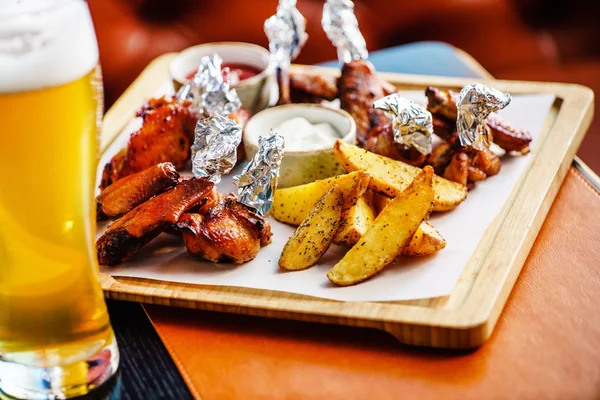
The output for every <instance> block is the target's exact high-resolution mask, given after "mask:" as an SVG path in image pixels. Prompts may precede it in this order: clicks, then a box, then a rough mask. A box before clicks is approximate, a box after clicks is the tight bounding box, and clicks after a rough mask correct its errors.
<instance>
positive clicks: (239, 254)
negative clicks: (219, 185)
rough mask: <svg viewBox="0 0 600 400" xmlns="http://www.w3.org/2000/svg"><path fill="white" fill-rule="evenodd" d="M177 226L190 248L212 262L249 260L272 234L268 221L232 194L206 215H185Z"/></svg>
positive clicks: (269, 240)
mask: <svg viewBox="0 0 600 400" xmlns="http://www.w3.org/2000/svg"><path fill="white" fill-rule="evenodd" d="M200 212H202V210H201V211H200ZM177 226H178V227H179V229H180V230H181V232H182V233H183V240H184V241H185V245H186V247H187V249H188V251H189V252H190V253H191V254H194V255H196V256H199V257H202V258H204V259H206V260H209V261H212V262H231V263H234V264H242V263H244V262H247V261H250V260H252V259H253V258H254V257H256V254H257V253H258V251H259V250H260V248H261V247H262V246H266V245H267V244H269V243H270V242H271V235H272V234H271V226H270V225H269V223H268V222H267V221H266V220H265V219H264V218H263V217H261V216H260V215H258V214H256V213H255V212H254V211H251V210H250V209H249V208H248V207H246V206H245V205H243V204H241V203H238V201H237V198H236V197H235V196H234V195H232V194H230V195H228V196H226V197H223V198H222V199H220V201H219V202H218V203H217V204H216V205H214V206H213V207H210V208H208V210H207V211H206V212H204V214H199V213H191V214H184V215H183V216H182V217H181V219H180V220H179V223H178V224H177Z"/></svg>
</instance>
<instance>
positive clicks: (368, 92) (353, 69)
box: [338, 60, 390, 146]
mask: <svg viewBox="0 0 600 400" xmlns="http://www.w3.org/2000/svg"><path fill="white" fill-rule="evenodd" d="M338 93H339V98H340V106H341V107H342V109H343V110H346V111H348V113H349V114H350V115H352V117H353V118H354V120H355V122H356V139H357V141H358V144H359V145H361V146H364V145H365V143H366V142H367V140H368V139H369V131H370V130H371V128H373V127H375V126H384V125H386V124H389V123H390V122H389V119H388V118H387V117H386V116H385V115H384V113H383V111H381V110H376V109H374V108H373V107H372V106H373V102H374V101H375V100H377V99H380V98H382V97H383V96H384V92H383V88H382V86H381V83H380V82H379V79H378V78H377V77H376V76H375V71H374V68H373V66H372V65H371V64H370V63H369V62H368V61H365V60H356V61H351V62H349V63H346V64H344V66H343V67H342V75H341V77H340V79H339V80H338Z"/></svg>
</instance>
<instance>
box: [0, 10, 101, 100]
mask: <svg viewBox="0 0 600 400" xmlns="http://www.w3.org/2000/svg"><path fill="white" fill-rule="evenodd" d="M97 63H98V45H97V43H96V35H95V33H94V26H93V24H92V19H91V17H90V13H89V10H88V7H87V4H86V3H85V2H84V1H83V0H0V93H8V92H22V91H27V90H37V89H43V88H46V87H53V86H58V85H62V84H65V83H68V82H71V81H74V80H76V79H78V78H80V77H82V76H84V75H85V74H87V73H88V72H90V71H91V70H92V69H93V68H94V66H95V65H96V64H97Z"/></svg>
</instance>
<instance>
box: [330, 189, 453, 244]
mask: <svg viewBox="0 0 600 400" xmlns="http://www.w3.org/2000/svg"><path fill="white" fill-rule="evenodd" d="M367 192H369V191H367ZM367 192H365V195H366V193H367ZM392 200H393V199H392V198H391V197H387V196H385V195H382V194H379V193H375V195H374V196H373V206H372V207H370V205H369V202H368V201H366V200H365V196H363V197H362V198H360V199H359V200H358V202H356V205H355V206H354V207H352V208H351V209H350V210H349V211H348V212H347V213H346V215H345V216H343V217H342V221H341V223H340V229H339V230H338V233H337V235H336V236H335V239H333V243H334V244H337V245H340V246H344V247H352V246H354V245H355V244H356V243H357V242H358V241H359V240H360V238H361V237H362V235H364V234H365V232H366V231H367V229H369V227H370V226H371V225H372V224H373V221H374V220H375V217H376V216H377V215H379V213H380V212H381V211H382V210H383V209H384V208H385V206H387V204H388V203H389V202H391V201H392ZM379 207H380V208H379ZM444 247H446V240H445V239H444V238H443V237H442V235H440V233H439V232H438V231H437V230H436V229H435V228H434V227H433V226H431V225H430V224H429V223H427V222H425V221H423V222H422V223H421V225H420V226H419V229H417V232H416V233H415V235H414V236H413V238H412V240H411V241H410V243H409V244H408V246H407V247H406V248H405V249H404V250H402V255H404V256H427V255H430V254H433V253H435V252H437V251H440V250H441V249H443V248H444Z"/></svg>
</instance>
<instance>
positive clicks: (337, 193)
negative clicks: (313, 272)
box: [279, 185, 344, 271]
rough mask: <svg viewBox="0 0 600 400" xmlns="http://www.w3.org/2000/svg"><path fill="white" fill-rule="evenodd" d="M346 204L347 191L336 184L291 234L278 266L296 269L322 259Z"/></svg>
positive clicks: (304, 267)
mask: <svg viewBox="0 0 600 400" xmlns="http://www.w3.org/2000/svg"><path fill="white" fill-rule="evenodd" d="M343 205H344V194H343V192H342V191H341V190H340V189H339V188H338V187H337V185H334V186H333V187H331V188H330V189H329V190H328V191H327V192H326V193H325V194H324V195H323V197H321V199H320V200H319V201H318V202H317V204H316V205H315V207H314V208H313V209H312V210H311V211H310V213H309V214H308V216H307V217H306V218H305V219H304V221H302V223H301V224H300V226H299V227H298V229H296V232H294V234H293V235H292V236H291V237H290V238H289V240H288V241H287V243H286V244H285V246H284V247H283V251H282V252H281V257H280V258H279V267H280V268H282V269H285V270H290V271H297V270H301V269H306V268H308V267H311V266H313V265H314V264H315V263H316V262H317V261H319V259H320V258H321V256H322V255H323V254H325V252H326V251H327V249H328V248H329V246H330V245H331V243H332V242H333V238H334V237H335V234H336V232H337V230H338V228H339V226H340V219H341V218H342V208H343Z"/></svg>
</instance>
